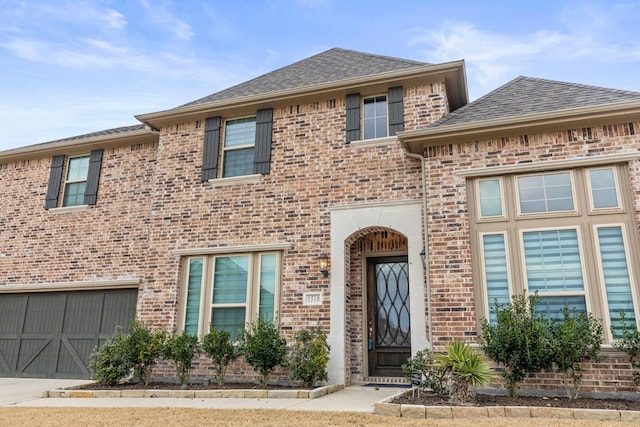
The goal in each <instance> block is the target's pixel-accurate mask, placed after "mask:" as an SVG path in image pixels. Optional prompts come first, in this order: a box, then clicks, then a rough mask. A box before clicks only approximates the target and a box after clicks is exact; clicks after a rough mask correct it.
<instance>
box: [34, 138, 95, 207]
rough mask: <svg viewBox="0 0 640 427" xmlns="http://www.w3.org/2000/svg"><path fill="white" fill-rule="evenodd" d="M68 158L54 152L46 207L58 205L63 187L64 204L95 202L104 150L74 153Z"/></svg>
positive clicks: (67, 205)
mask: <svg viewBox="0 0 640 427" xmlns="http://www.w3.org/2000/svg"><path fill="white" fill-rule="evenodd" d="M65 159H66V156H54V157H53V158H52V159H51V170H50V173H49V185H48V187H47V196H46V202H45V209H52V208H57V207H59V205H58V204H59V202H58V200H59V197H60V193H61V191H60V189H61V188H62V203H61V205H62V207H71V206H80V205H95V204H96V202H97V195H98V184H99V180H100V168H101V165H102V150H93V151H92V152H91V155H89V156H73V157H70V158H68V159H67V161H65ZM63 171H64V174H63ZM63 176H64V179H63ZM63 184H64V185H63Z"/></svg>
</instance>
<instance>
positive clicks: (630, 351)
mask: <svg viewBox="0 0 640 427" xmlns="http://www.w3.org/2000/svg"><path fill="white" fill-rule="evenodd" d="M620 327H621V334H620V337H617V340H616V341H615V342H614V343H613V347H614V348H616V349H617V350H620V351H622V352H624V353H626V354H627V355H628V356H629V362H630V363H631V368H632V369H633V383H634V384H635V386H636V387H640V331H638V327H637V326H636V325H635V323H632V324H630V325H629V324H627V321H626V319H625V314H624V311H621V312H620ZM612 332H613V331H612Z"/></svg>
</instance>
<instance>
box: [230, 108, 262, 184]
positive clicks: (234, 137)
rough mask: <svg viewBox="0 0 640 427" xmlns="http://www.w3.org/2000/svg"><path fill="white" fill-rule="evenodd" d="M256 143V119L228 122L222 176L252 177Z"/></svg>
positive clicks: (249, 118)
mask: <svg viewBox="0 0 640 427" xmlns="http://www.w3.org/2000/svg"><path fill="white" fill-rule="evenodd" d="M255 142H256V118H255V117H248V118H244V119H237V120H227V122H226V124H225V132H224V148H223V158H224V162H223V166H222V176H223V177H224V178H227V177H230V176H240V175H251V174H252V173H253V151H254V147H255Z"/></svg>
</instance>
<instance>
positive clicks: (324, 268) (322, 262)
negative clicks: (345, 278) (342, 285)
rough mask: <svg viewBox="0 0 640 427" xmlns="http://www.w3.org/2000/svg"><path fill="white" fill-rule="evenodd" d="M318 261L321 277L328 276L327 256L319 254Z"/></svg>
mask: <svg viewBox="0 0 640 427" xmlns="http://www.w3.org/2000/svg"><path fill="white" fill-rule="evenodd" d="M318 259H319V260H320V273H322V277H327V276H329V255H327V254H325V253H321V254H320V256H319V257H318Z"/></svg>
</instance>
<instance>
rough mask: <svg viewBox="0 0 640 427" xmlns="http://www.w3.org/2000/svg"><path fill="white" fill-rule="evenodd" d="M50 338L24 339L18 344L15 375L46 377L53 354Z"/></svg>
mask: <svg viewBox="0 0 640 427" xmlns="http://www.w3.org/2000/svg"><path fill="white" fill-rule="evenodd" d="M52 342H53V339H52V338H25V337H23V338H22V340H21V342H20V353H19V355H18V366H17V369H16V371H17V374H18V375H19V376H46V375H47V373H48V370H49V366H50V365H51V362H50V360H51V358H52V356H53V354H54V349H53V345H52Z"/></svg>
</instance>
